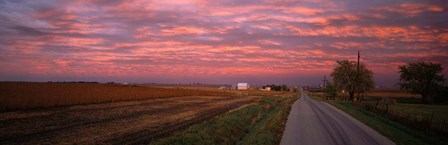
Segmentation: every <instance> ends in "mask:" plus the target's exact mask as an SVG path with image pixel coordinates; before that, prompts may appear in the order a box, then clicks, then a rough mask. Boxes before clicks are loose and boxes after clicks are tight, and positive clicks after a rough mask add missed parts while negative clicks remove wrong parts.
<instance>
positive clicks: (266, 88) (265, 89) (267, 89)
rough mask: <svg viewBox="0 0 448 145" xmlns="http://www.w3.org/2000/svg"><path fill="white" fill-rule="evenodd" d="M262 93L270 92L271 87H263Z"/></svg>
mask: <svg viewBox="0 0 448 145" xmlns="http://www.w3.org/2000/svg"><path fill="white" fill-rule="evenodd" d="M261 90H262V91H271V87H264V89H263V88H262V89H261Z"/></svg>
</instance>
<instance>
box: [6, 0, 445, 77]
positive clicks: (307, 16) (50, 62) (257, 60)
mask: <svg viewBox="0 0 448 145" xmlns="http://www.w3.org/2000/svg"><path fill="white" fill-rule="evenodd" d="M447 7H448V3H446V2H445V1H431V2H428V1H412V2H402V3H396V2H391V1H373V2H360V1H351V0H345V1H330V0H306V1H283V0H279V1H277V0H260V1H236V0H230V1H229V0H222V1H219V0H218V1H205V0H179V1H169V2H164V1H156V0H113V1H103V0H78V1H57V2H54V1H47V0H42V1H16V0H5V1H2V2H0V33H1V34H2V35H0V60H1V61H0V67H2V68H7V69H1V70H0V79H2V80H27V79H29V80H43V79H64V78H65V79H70V78H76V79H88V78H97V79H98V78H101V79H100V80H110V79H122V80H123V81H140V82H154V81H156V82H157V81H159V82H178V81H179V80H180V81H187V82H192V81H203V82H204V83H234V82H237V81H245V80H244V79H243V80H241V78H250V77H252V78H251V79H248V80H251V81H253V83H270V82H278V81H281V80H291V79H299V78H302V80H296V82H293V81H290V82H287V83H290V84H293V83H295V84H297V83H299V84H306V83H313V82H319V81H318V80H317V81H316V79H317V77H318V76H319V77H320V76H323V75H328V74H329V73H330V71H331V69H332V68H333V67H334V66H335V64H336V63H335V61H336V60H341V59H349V60H354V59H355V58H356V51H357V50H361V52H362V61H364V62H365V63H367V65H368V66H369V67H370V68H371V69H372V70H373V71H374V72H375V73H376V74H383V75H379V76H380V77H382V76H385V75H384V74H391V76H393V77H390V78H388V79H390V80H393V79H396V76H397V71H398V70H397V65H401V64H405V63H408V62H415V61H431V62H437V63H442V64H443V67H444V68H447V67H448V61H447V59H446V58H447V57H448V28H447V27H446V24H448V20H447V19H446V18H447V17H448V11H447ZM444 74H445V75H448V71H445V72H444ZM298 75H301V76H312V77H308V78H309V80H306V78H307V77H297V76H298ZM394 77H395V78H394ZM304 78H305V79H304ZM207 79H208V80H209V81H208V80H207ZM313 79H314V80H313ZM379 80H384V78H380V79H379ZM298 81H302V82H298ZM390 82H392V81H389V82H379V84H385V85H387V84H390ZM280 83H281V82H280Z"/></svg>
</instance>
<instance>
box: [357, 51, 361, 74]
mask: <svg viewBox="0 0 448 145" xmlns="http://www.w3.org/2000/svg"><path fill="white" fill-rule="evenodd" d="M360 57H361V55H359V50H358V64H357V65H358V66H357V68H356V71H357V72H358V73H359V58H360Z"/></svg>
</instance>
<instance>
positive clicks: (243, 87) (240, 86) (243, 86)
mask: <svg viewBox="0 0 448 145" xmlns="http://www.w3.org/2000/svg"><path fill="white" fill-rule="evenodd" d="M236 88H237V89H238V90H247V89H249V84H247V83H238V85H236Z"/></svg>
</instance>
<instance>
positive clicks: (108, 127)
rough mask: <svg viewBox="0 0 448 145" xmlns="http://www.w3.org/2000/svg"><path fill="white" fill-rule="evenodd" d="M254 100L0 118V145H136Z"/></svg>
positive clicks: (206, 99) (154, 103) (175, 100)
mask: <svg viewBox="0 0 448 145" xmlns="http://www.w3.org/2000/svg"><path fill="white" fill-rule="evenodd" d="M255 100H256V97H221V96H190V97H170V98H155V99H148V100H140V101H126V102H115V103H104V104H93V105H78V106H71V107H65V108H64V107H59V108H50V109H41V110H32V111H17V112H4V113H0V144H142V143H148V142H150V141H151V140H152V139H154V138H157V137H160V136H163V135H167V134H170V133H171V132H173V131H176V130H178V129H180V128H184V127H187V126H189V125H191V124H194V123H198V122H201V121H203V120H205V119H208V118H211V117H213V116H216V115H219V114H222V113H224V112H226V111H228V110H230V109H234V108H237V107H239V106H241V105H244V104H247V103H250V102H253V101H255Z"/></svg>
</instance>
